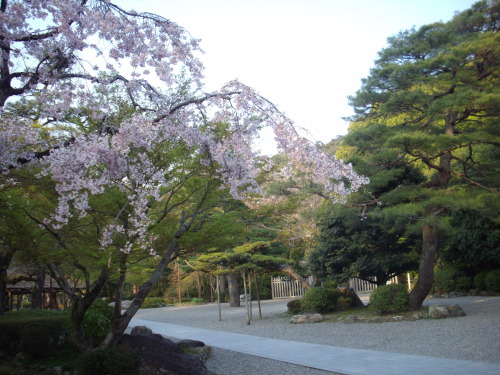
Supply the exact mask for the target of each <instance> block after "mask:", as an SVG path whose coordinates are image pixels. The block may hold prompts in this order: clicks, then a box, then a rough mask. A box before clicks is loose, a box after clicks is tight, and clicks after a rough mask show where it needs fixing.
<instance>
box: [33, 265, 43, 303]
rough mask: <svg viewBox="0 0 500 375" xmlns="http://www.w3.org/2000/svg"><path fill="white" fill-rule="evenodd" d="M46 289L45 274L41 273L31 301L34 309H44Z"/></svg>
mask: <svg viewBox="0 0 500 375" xmlns="http://www.w3.org/2000/svg"><path fill="white" fill-rule="evenodd" d="M44 287H45V273H43V272H40V273H39V274H38V275H37V278H36V282H35V290H34V291H33V297H32V299H31V308H32V309H42V307H43V289H44Z"/></svg>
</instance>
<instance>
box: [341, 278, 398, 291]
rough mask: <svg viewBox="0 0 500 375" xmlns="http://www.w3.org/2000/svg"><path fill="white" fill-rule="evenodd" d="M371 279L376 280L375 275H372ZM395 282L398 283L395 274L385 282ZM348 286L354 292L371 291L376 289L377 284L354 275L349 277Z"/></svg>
mask: <svg viewBox="0 0 500 375" xmlns="http://www.w3.org/2000/svg"><path fill="white" fill-rule="evenodd" d="M373 279H374V281H376V280H377V278H376V277H374V278H373ZM397 283H398V277H397V276H394V277H393V278H391V279H390V280H389V281H388V282H387V284H397ZM349 288H353V289H354V290H355V291H356V292H373V291H374V290H375V289H377V284H375V283H371V282H369V281H366V280H361V279H358V278H357V277H355V278H352V279H349Z"/></svg>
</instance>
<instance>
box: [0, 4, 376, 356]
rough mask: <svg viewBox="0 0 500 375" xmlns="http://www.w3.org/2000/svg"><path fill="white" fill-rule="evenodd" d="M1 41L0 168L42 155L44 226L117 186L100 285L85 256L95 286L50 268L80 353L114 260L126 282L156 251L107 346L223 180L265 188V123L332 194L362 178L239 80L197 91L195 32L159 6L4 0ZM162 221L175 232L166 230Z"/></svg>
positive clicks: (225, 185)
mask: <svg viewBox="0 0 500 375" xmlns="http://www.w3.org/2000/svg"><path fill="white" fill-rule="evenodd" d="M0 49H1V59H0V107H1V109H0V111H1V120H0V169H1V170H2V172H3V173H4V174H7V175H8V173H9V171H11V170H13V169H15V168H24V167H28V166H30V165H36V166H37V168H39V169H41V170H42V173H41V174H42V175H45V176H49V177H50V178H52V180H53V181H54V183H55V186H56V191H57V194H58V199H59V200H58V205H57V209H56V211H55V212H54V214H53V215H51V216H50V217H46V218H43V220H41V219H40V220H39V225H41V226H42V227H44V228H45V229H46V230H47V231H48V232H49V233H52V234H53V236H54V238H56V239H58V238H59V239H60V236H59V235H58V231H59V230H60V228H63V227H64V226H65V225H67V223H68V222H70V221H72V220H79V219H80V218H84V217H86V216H88V215H90V214H91V211H92V209H93V205H94V203H93V202H92V199H93V197H99V196H102V195H104V194H111V193H110V192H111V191H112V192H114V193H116V194H117V196H118V197H119V199H118V198H117V204H116V205H115V210H114V211H113V213H112V215H110V218H109V220H108V221H107V222H106V224H105V225H103V227H102V230H99V231H98V232H99V242H100V247H101V250H102V252H103V254H108V253H107V251H109V249H110V248H113V249H116V248H117V247H119V250H120V254H121V255H115V256H113V257H111V256H110V257H109V262H108V264H106V265H105V266H103V268H102V270H101V272H100V273H99V275H98V276H97V277H95V280H94V281H93V282H92V283H91V280H90V275H89V273H88V272H87V270H86V269H85V267H84V266H83V265H81V264H78V265H76V266H77V267H79V268H80V267H81V269H82V272H83V273H84V274H85V275H86V277H87V282H86V285H87V293H86V294H85V295H84V296H80V295H78V294H77V293H76V292H75V291H74V290H73V289H71V287H70V285H69V283H67V281H66V280H65V278H64V275H63V274H62V273H60V272H58V270H59V269H60V268H58V266H57V265H56V264H53V265H51V267H50V268H51V272H52V275H53V276H54V277H56V278H57V280H58V282H59V283H60V285H61V287H62V288H63V289H64V290H65V291H66V292H67V293H68V295H69V296H70V297H71V298H72V299H73V303H74V306H73V311H72V321H73V330H74V335H75V337H76V339H75V341H76V342H77V344H78V345H79V347H80V348H81V349H82V350H88V349H89V345H88V342H86V340H85V336H84V333H83V329H82V321H83V317H84V315H85V312H86V310H87V309H88V307H89V306H90V304H91V303H92V302H93V300H94V299H95V298H96V297H97V296H98V295H99V293H100V291H101V290H102V288H103V286H104V285H105V284H106V282H107V281H108V279H109V269H110V267H111V266H110V264H111V263H112V262H117V264H119V266H120V275H121V276H120V283H121V285H123V282H124V277H125V276H124V275H125V271H126V266H125V265H126V262H127V257H128V256H129V255H130V254H132V253H134V252H135V251H150V253H151V254H152V256H157V257H158V267H157V269H156V270H155V271H154V273H153V274H152V275H151V277H150V279H149V280H148V281H147V282H146V283H144V284H143V285H142V286H141V288H140V290H139V293H138V294H137V296H136V298H135V299H134V301H133V303H132V305H131V306H130V307H129V308H128V309H127V310H126V311H125V312H124V313H122V312H121V311H120V298H121V295H120V292H119V291H118V292H117V299H118V300H117V307H116V311H115V313H116V316H117V320H116V323H115V326H114V327H113V329H112V331H111V332H110V333H109V335H108V337H107V338H106V339H105V341H104V342H103V343H102V344H101V347H105V346H108V345H112V344H113V343H115V342H116V341H117V340H118V339H119V338H120V337H121V335H122V334H123V332H124V330H125V328H126V327H127V325H128V323H129V321H130V319H131V318H132V317H133V315H134V314H135V312H136V311H137V309H138V308H139V307H140V305H141V303H142V301H143V300H144V298H145V297H146V295H147V293H148V291H149V290H151V288H152V287H153V286H154V285H155V284H156V283H157V282H158V279H159V277H160V275H161V273H162V271H163V270H164V268H165V266H166V265H167V264H168V263H169V262H170V261H171V260H172V259H173V258H174V257H175V255H176V252H177V251H178V246H177V245H178V241H179V239H180V238H181V237H182V236H183V235H185V233H187V232H188V231H189V229H190V228H191V226H192V225H193V223H195V221H196V220H197V218H198V217H199V215H201V214H202V213H203V212H205V211H206V210H208V209H210V208H211V207H214V206H215V205H216V204H217V203H216V201H217V199H216V197H217V196H218V195H217V192H219V197H220V195H221V194H222V192H223V190H220V189H227V191H228V192H229V193H230V194H231V195H232V197H234V198H237V199H243V198H244V197H245V196H246V195H248V194H254V193H258V192H259V185H258V183H257V181H256V177H257V174H258V172H259V170H260V169H261V168H269V167H270V166H271V162H270V160H268V159H266V158H265V157H263V156H262V155H259V154H258V153H257V152H256V151H255V148H254V147H253V145H254V142H255V139H256V138H258V136H259V132H260V131H261V130H262V129H263V128H265V127H270V128H272V130H273V131H274V134H275V139H276V142H277V145H278V149H279V151H280V152H284V153H286V154H287V155H288V157H289V160H290V163H292V164H293V167H294V168H299V169H300V170H301V171H302V172H304V173H307V174H309V175H310V176H311V179H312V180H314V181H315V183H316V184H318V185H319V186H321V187H322V190H323V192H324V195H327V196H329V197H330V198H332V199H336V200H338V201H342V200H343V199H344V198H345V197H346V195H348V194H349V193H350V192H352V191H355V190H357V189H358V188H359V187H360V186H361V185H363V184H366V183H367V179H366V178H364V177H362V176H359V175H357V174H356V173H355V172H354V171H353V169H352V168H351V166H350V165H346V164H344V163H343V162H342V160H336V159H335V158H334V157H333V156H331V155H329V154H327V153H324V152H322V151H321V150H319V149H318V148H317V147H315V145H314V144H312V143H311V142H309V141H308V140H307V139H305V138H303V137H301V136H300V135H299V133H298V132H297V130H296V128H295V126H294V124H293V122H292V121H291V120H290V119H288V118H287V117H286V116H285V115H284V114H283V113H281V112H280V111H279V110H278V109H277V108H276V106H275V105H273V103H271V102H270V101H268V100H267V99H265V98H263V97H262V96H260V95H259V94H258V93H257V92H256V91H254V90H253V89H252V88H250V87H248V86H246V85H244V84H242V83H240V82H238V81H232V82H229V83H228V84H226V85H225V86H224V87H222V88H221V89H220V90H218V91H217V92H211V93H205V92H203V86H202V78H203V77H202V70H203V67H202V64H201V63H200V61H199V57H200V55H201V52H202V51H201V49H200V46H199V41H198V40H196V39H194V38H192V37H191V35H190V34H189V33H188V32H187V31H186V30H184V29H183V28H182V27H180V26H178V25H177V24H176V23H174V22H172V21H170V20H168V19H165V18H163V17H161V16H158V15H155V14H151V13H137V12H134V11H127V10H125V9H122V8H120V7H118V6H116V5H115V4H113V3H112V2H110V1H107V0H80V1H77V0H68V1H64V2H63V1H56V0H32V1H22V0H17V1H15V0H1V2H0ZM290 168H291V165H290ZM288 169H289V168H283V169H282V170H281V171H280V172H281V173H283V174H286V173H288ZM36 220H38V219H36ZM166 222H168V223H169V225H170V228H171V229H170V232H169V233H170V234H169V236H167V238H168V240H165V239H164V238H163V237H162V234H161V233H160V232H161V231H160V230H158V228H160V227H161V226H162V225H166V224H165V223H166ZM174 222H175V229H172V223H174ZM118 238H119V239H120V240H119V241H118V240H117V239H118ZM160 243H161V246H160V245H159V244H160ZM60 246H62V247H64V246H65V245H64V242H63V241H60ZM109 254H110V253H109ZM122 277H123V278H122Z"/></svg>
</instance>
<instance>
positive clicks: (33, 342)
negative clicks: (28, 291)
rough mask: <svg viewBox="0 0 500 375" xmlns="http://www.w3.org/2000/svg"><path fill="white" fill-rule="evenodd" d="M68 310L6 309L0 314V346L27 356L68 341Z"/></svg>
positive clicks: (53, 349)
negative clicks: (5, 311) (6, 310)
mask: <svg viewBox="0 0 500 375" xmlns="http://www.w3.org/2000/svg"><path fill="white" fill-rule="evenodd" d="M69 327H70V322H69V314H68V313H67V312H60V311H50V310H20V311H9V312H7V313H5V315H3V316H1V317H0V348H1V349H2V351H4V352H5V353H7V354H9V355H15V354H17V353H19V352H23V353H24V354H25V355H26V357H27V358H36V357H37V356H38V354H40V355H43V353H45V352H47V353H54V352H55V351H57V350H58V349H59V348H60V347H61V346H63V345H65V344H66V343H67V342H69Z"/></svg>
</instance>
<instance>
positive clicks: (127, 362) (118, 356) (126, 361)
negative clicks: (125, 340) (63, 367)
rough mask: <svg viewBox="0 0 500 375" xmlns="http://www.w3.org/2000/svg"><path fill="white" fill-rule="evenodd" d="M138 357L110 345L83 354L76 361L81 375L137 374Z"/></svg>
mask: <svg viewBox="0 0 500 375" xmlns="http://www.w3.org/2000/svg"><path fill="white" fill-rule="evenodd" d="M140 363H141V361H140V359H139V358H137V357H135V356H133V355H131V354H130V353H126V352H122V351H120V350H119V349H118V348H115V347H110V348H107V349H104V350H95V351H93V352H90V353H87V354H84V355H83V356H81V357H80V359H79V361H78V369H79V374H81V375H138V374H139V366H140Z"/></svg>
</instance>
